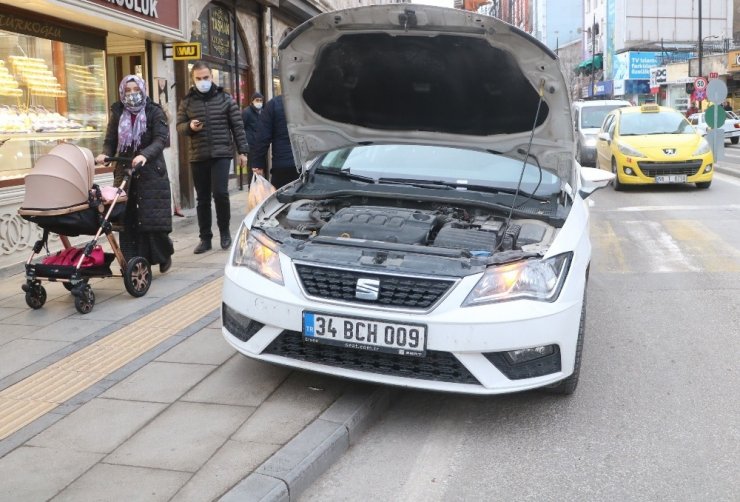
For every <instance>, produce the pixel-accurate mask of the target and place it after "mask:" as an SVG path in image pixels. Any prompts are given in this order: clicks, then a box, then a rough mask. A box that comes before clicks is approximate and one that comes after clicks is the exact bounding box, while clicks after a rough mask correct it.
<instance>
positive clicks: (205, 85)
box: [195, 80, 213, 94]
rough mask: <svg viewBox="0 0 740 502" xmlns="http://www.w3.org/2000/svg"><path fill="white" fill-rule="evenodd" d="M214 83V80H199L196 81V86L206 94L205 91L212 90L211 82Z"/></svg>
mask: <svg viewBox="0 0 740 502" xmlns="http://www.w3.org/2000/svg"><path fill="white" fill-rule="evenodd" d="M212 83H213V82H211V81H210V80H198V81H197V82H196V83H195V88H196V89H198V90H199V91H200V92H202V93H203V94H205V93H207V92H208V91H210V90H211V84H212Z"/></svg>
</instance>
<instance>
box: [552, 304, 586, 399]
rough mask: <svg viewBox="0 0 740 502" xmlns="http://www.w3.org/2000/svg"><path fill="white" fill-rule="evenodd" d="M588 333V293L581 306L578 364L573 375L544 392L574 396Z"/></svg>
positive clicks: (577, 349) (577, 348) (576, 363)
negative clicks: (584, 339) (584, 341)
mask: <svg viewBox="0 0 740 502" xmlns="http://www.w3.org/2000/svg"><path fill="white" fill-rule="evenodd" d="M585 332H586V292H585V290H584V292H583V305H582V306H581V322H580V323H579V324H578V341H577V342H576V362H575V364H574V365H573V373H572V374H571V375H570V376H569V377H568V378H566V379H565V380H561V381H559V382H558V383H556V384H553V385H550V386H548V387H545V388H544V389H543V390H544V391H545V392H547V393H549V394H559V395H563V396H567V395H569V394H573V393H574V392H575V390H576V387H578V377H579V375H580V374H581V354H582V353H583V336H584V334H585Z"/></svg>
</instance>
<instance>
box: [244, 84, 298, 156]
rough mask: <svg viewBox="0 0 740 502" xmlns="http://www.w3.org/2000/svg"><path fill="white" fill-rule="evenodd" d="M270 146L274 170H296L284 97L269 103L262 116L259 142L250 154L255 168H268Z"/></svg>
mask: <svg viewBox="0 0 740 502" xmlns="http://www.w3.org/2000/svg"><path fill="white" fill-rule="evenodd" d="M270 144H272V168H273V169H288V168H290V169H295V160H294V158H293V149H292V148H291V146H290V136H288V121H287V120H286V118H285V108H284V107H283V97H282V96H277V97H275V98H273V99H271V100H270V101H268V102H267V104H266V105H265V107H264V109H263V110H262V113H261V114H260V123H259V126H258V127H257V140H256V141H255V144H254V145H253V148H252V150H251V152H250V153H251V154H252V166H253V167H255V168H261V169H264V168H265V167H267V150H268V149H269V148H270Z"/></svg>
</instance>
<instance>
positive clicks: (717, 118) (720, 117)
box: [704, 105, 727, 129]
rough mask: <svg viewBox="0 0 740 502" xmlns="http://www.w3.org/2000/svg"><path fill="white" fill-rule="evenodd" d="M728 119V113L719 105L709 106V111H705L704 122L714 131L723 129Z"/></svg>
mask: <svg viewBox="0 0 740 502" xmlns="http://www.w3.org/2000/svg"><path fill="white" fill-rule="evenodd" d="M726 118H727V112H725V109H724V108H722V107H721V106H717V105H709V106H708V107H707V109H706V110H705V111H704V120H705V121H706V122H707V125H708V126H709V127H711V128H712V129H717V128H720V127H722V124H724V123H725V119H726Z"/></svg>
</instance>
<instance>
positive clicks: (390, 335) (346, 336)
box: [303, 312, 427, 357]
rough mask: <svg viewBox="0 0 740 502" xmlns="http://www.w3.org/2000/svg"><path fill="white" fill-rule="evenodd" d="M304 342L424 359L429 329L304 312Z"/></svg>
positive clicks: (417, 325)
mask: <svg viewBox="0 0 740 502" xmlns="http://www.w3.org/2000/svg"><path fill="white" fill-rule="evenodd" d="M303 340H304V341H306V342H309V343H319V344H326V345H337V346H340V347H346V348H349V349H356V350H367V351H370V352H387V353H390V354H400V355H402V356H415V357H423V356H424V355H426V344H427V327H426V326H425V325H423V324H407V323H396V322H390V321H380V320H377V319H366V318H361V317H344V316H334V315H328V314H321V313H318V312H303Z"/></svg>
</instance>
